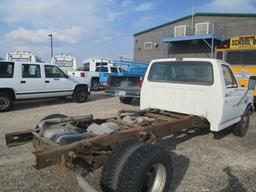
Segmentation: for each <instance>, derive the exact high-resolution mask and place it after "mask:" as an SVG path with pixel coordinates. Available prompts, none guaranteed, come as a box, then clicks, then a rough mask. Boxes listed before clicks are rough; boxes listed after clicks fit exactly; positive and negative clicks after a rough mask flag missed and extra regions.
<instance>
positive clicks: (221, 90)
mask: <svg viewBox="0 0 256 192" xmlns="http://www.w3.org/2000/svg"><path fill="white" fill-rule="evenodd" d="M140 98H141V101H140V103H141V109H146V108H157V109H161V110H166V111H172V112H178V113H185V114H191V115H196V116H201V117H202V118H205V119H207V120H208V122H209V124H210V130H211V131H215V132H217V131H220V130H222V129H224V128H227V127H229V126H231V125H234V124H237V123H239V122H241V121H242V120H244V119H242V120H241V118H244V115H245V113H248V112H247V111H248V110H250V109H251V108H252V107H253V93H252V91H251V90H247V88H244V87H239V85H238V82H237V80H236V78H235V77H234V75H233V73H232V71H231V69H230V66H229V64H228V63H226V62H224V61H221V60H216V59H198V58H184V59H158V60H153V61H151V63H150V65H149V67H148V70H147V72H146V74H145V78H144V81H143V86H142V90H141V97H140Z"/></svg>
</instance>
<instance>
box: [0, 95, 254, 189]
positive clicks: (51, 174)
mask: <svg viewBox="0 0 256 192" xmlns="http://www.w3.org/2000/svg"><path fill="white" fill-rule="evenodd" d="M138 108H139V107H138V104H136V103H134V105H132V106H129V105H123V104H120V103H119V101H118V98H113V97H107V96H104V95H103V93H102V92H97V93H94V94H93V95H91V96H90V99H89V101H88V102H87V103H84V104H76V103H72V102H71V101H69V100H64V101H63V100H56V99H54V100H52V99H51V100H47V101H45V100H44V101H34V102H31V101H30V102H19V103H17V104H16V105H15V107H14V109H13V110H12V111H11V112H8V113H1V114H0V133H1V134H0V178H1V179H0V191H6V192H7V191H8V192H13V191H26V192H29V191H57V192H58V191H60V192H66V191H80V189H79V187H78V185H77V183H76V180H75V177H74V175H73V174H72V173H71V172H68V171H62V170H60V169H59V168H58V167H57V166H53V167H49V168H46V169H43V170H39V171H36V170H35V169H34V168H33V167H32V166H33V164H34V161H35V159H34V156H33V155H32V154H31V151H32V150H33V148H32V145H31V144H26V145H24V146H20V147H16V148H11V149H9V148H7V147H6V146H5V140H4V134H5V133H7V132H10V131H19V130H24V129H28V128H32V127H34V126H35V124H36V123H37V122H38V121H39V120H40V119H42V118H43V117H45V116H46V115H49V114H51V113H63V114H67V115H79V114H89V113H90V114H93V115H94V116H95V117H110V116H113V115H115V114H116V112H117V111H118V110H119V109H138ZM223 136H224V134H223ZM162 143H163V145H165V146H166V147H167V148H168V149H169V150H170V153H171V154H172V157H173V167H174V174H173V187H172V191H176V192H183V191H188V192H191V191H195V192H201V191H202V192H210V191H218V192H226V191H234V192H240V191H241V192H245V191H249V192H256V114H254V115H253V116H251V124H250V129H249V132H248V133H247V136H246V137H244V138H238V137H235V136H233V134H232V133H229V132H226V135H225V136H224V137H223V138H221V139H213V134H212V133H209V132H208V131H195V132H189V133H186V134H184V133H183V134H180V135H178V136H175V137H172V138H169V139H167V140H165V141H162ZM99 173H100V171H98V172H96V173H95V174H93V175H90V176H89V180H91V181H93V183H94V185H96V186H97V183H98V181H99ZM97 187H98V186H97Z"/></svg>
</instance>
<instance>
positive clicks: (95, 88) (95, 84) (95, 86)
mask: <svg viewBox="0 0 256 192" xmlns="http://www.w3.org/2000/svg"><path fill="white" fill-rule="evenodd" d="M99 88H100V83H99V81H98V80H97V79H93V80H92V85H91V89H92V90H93V91H98V90H99Z"/></svg>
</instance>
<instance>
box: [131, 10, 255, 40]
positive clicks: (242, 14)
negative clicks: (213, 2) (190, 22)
mask: <svg viewBox="0 0 256 192" xmlns="http://www.w3.org/2000/svg"><path fill="white" fill-rule="evenodd" d="M196 16H215V17H256V14H254V13H195V14H194V17H196ZM191 17H192V15H188V16H185V17H181V18H179V19H176V20H173V21H170V22H167V23H164V24H162V25H158V26H156V27H153V28H149V29H147V30H144V31H141V32H138V33H135V34H133V36H138V35H141V34H143V33H147V32H149V31H153V30H155V29H159V28H162V27H165V26H167V25H171V24H174V23H177V22H179V21H182V20H185V19H189V18H191Z"/></svg>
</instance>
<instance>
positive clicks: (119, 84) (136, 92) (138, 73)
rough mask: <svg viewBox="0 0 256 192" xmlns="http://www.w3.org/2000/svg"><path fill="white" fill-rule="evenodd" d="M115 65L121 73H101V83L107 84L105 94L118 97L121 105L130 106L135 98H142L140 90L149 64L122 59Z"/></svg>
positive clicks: (115, 62)
mask: <svg viewBox="0 0 256 192" xmlns="http://www.w3.org/2000/svg"><path fill="white" fill-rule="evenodd" d="M114 65H115V66H117V67H118V68H120V69H121V72H119V73H108V74H107V73H101V74H100V81H101V83H103V84H104V82H105V83H106V84H107V88H106V90H105V93H106V94H107V95H112V96H118V97H119V99H120V102H121V103H125V104H130V103H131V101H132V99H133V98H139V97H140V89H141V85H142V82H143V78H144V75H145V72H146V70H147V67H148V63H147V62H142V61H134V60H131V59H124V58H120V59H119V60H116V61H114Z"/></svg>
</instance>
